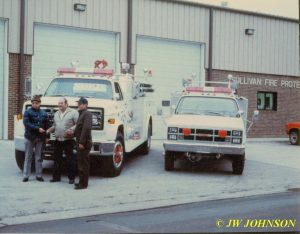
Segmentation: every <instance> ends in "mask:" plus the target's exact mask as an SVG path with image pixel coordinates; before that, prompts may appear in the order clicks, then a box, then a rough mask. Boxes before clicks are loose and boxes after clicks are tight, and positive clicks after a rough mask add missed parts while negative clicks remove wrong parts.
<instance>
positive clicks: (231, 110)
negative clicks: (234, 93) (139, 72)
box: [175, 97, 238, 117]
mask: <svg viewBox="0 0 300 234" xmlns="http://www.w3.org/2000/svg"><path fill="white" fill-rule="evenodd" d="M175 113H176V114H191V115H215V116H227V117H236V116H237V113H238V106H237V103H236V102H235V101H234V100H233V99H230V98H211V97H183V98H181V100H180V101H179V104H178V106H177V109H176V112H175Z"/></svg>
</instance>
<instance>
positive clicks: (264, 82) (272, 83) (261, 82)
mask: <svg viewBox="0 0 300 234" xmlns="http://www.w3.org/2000/svg"><path fill="white" fill-rule="evenodd" d="M233 79H235V80H236V81H237V82H238V83H239V84H240V85H258V86H269V87H283V88H294V89H300V81H295V80H281V79H279V80H276V79H269V78H256V77H241V76H235V77H233Z"/></svg>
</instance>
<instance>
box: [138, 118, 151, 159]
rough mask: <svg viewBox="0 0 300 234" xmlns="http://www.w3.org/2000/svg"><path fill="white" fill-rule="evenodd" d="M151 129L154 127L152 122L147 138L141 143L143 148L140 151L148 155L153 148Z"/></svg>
mask: <svg viewBox="0 0 300 234" xmlns="http://www.w3.org/2000/svg"><path fill="white" fill-rule="evenodd" d="M151 129H152V125H151V123H149V125H148V133H147V140H146V141H145V142H144V143H143V144H142V145H141V148H140V153H141V154H142V155H147V154H148V153H149V151H150V148H151V135H152V132H151Z"/></svg>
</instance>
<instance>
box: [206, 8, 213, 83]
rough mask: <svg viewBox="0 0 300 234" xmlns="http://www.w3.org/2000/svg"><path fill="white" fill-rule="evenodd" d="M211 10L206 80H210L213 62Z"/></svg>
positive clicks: (210, 12)
mask: <svg viewBox="0 0 300 234" xmlns="http://www.w3.org/2000/svg"><path fill="white" fill-rule="evenodd" d="M213 24H214V22H213V9H212V8H210V9H209V49H208V77H207V80H208V81H211V80H212V60H213Z"/></svg>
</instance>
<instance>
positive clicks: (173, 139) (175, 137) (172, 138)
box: [168, 134, 177, 141]
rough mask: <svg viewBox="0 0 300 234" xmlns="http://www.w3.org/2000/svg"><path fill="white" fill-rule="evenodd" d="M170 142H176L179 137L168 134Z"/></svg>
mask: <svg viewBox="0 0 300 234" xmlns="http://www.w3.org/2000/svg"><path fill="white" fill-rule="evenodd" d="M168 140H170V141H176V140H177V135H176V134H168Z"/></svg>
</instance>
